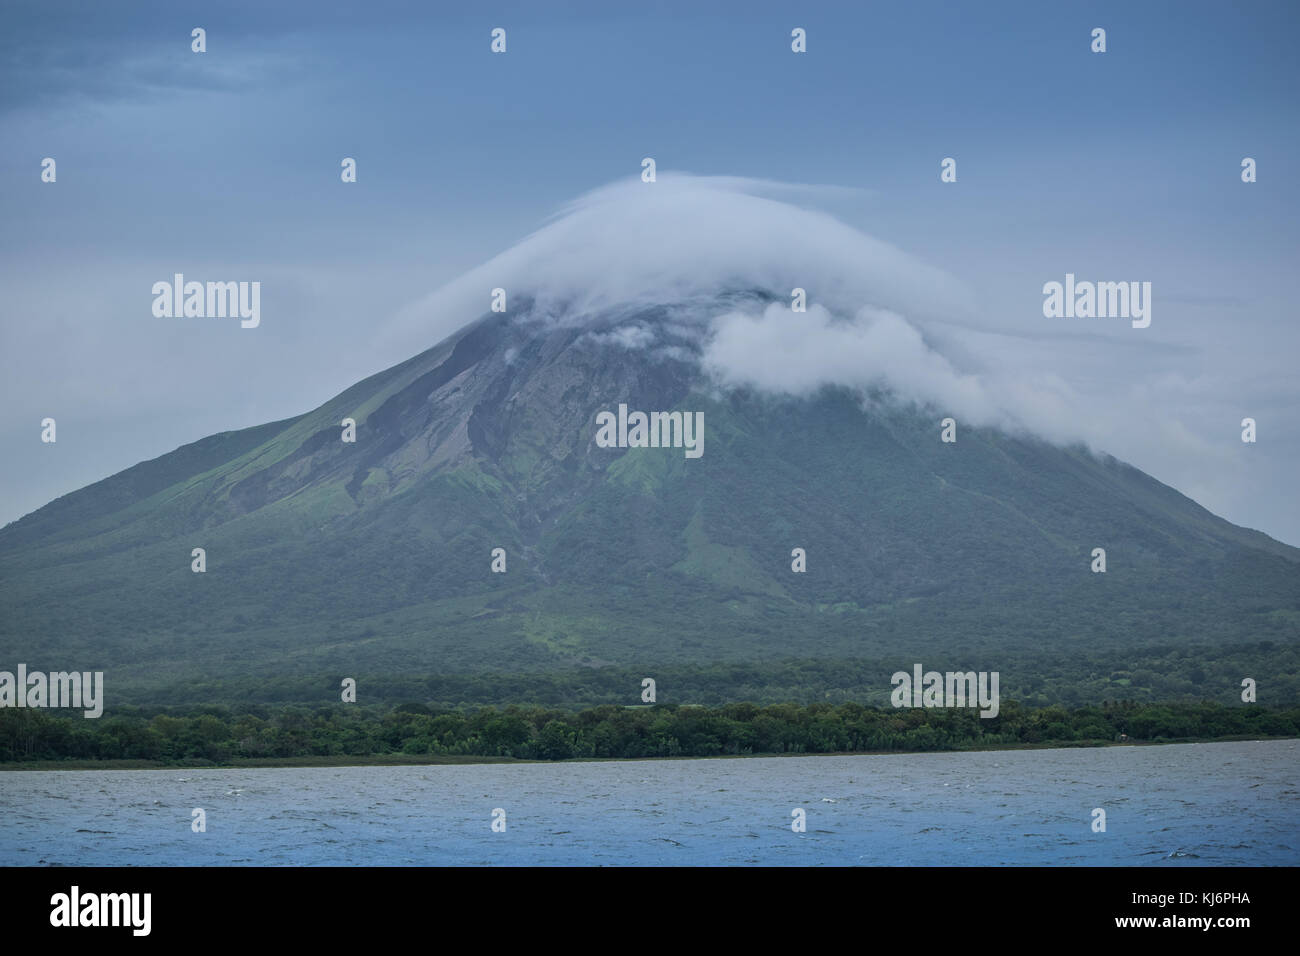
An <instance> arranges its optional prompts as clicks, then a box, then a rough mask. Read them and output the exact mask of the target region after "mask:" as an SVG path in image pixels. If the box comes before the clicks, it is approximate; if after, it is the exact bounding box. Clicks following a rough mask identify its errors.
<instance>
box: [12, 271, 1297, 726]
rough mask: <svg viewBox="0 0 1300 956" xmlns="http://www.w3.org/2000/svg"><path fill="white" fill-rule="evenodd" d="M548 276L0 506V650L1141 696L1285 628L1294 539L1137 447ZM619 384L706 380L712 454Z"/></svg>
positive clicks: (187, 661)
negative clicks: (519, 292) (941, 678)
mask: <svg viewBox="0 0 1300 956" xmlns="http://www.w3.org/2000/svg"><path fill="white" fill-rule="evenodd" d="M737 298H739V299H746V298H750V299H757V300H761V299H762V296H761V294H758V293H748V292H746V293H743V294H740V295H738V296H737ZM539 312H540V310H539V309H538V308H537V307H535V306H534V305H532V304H531V303H529V302H521V303H520V304H519V305H518V306H517V307H515V308H514V309H512V311H511V312H509V313H506V314H491V313H489V314H488V315H485V316H484V317H482V318H480V319H478V320H477V321H474V322H472V323H471V324H469V325H467V326H466V327H464V328H463V329H461V330H460V331H459V332H457V333H455V334H454V335H452V336H451V337H449V338H448V339H446V340H445V341H443V342H441V343H440V344H438V345H436V346H434V347H433V348H430V349H429V350H427V351H425V352H423V353H422V354H420V355H417V356H415V357H414V358H412V359H410V360H409V361H406V362H404V363H402V364H400V365H398V366H396V367H393V368H390V369H388V370H387V371H384V372H381V373H380V374H377V375H374V376H373V377H371V378H368V379H366V380H364V381H362V382H360V383H358V384H357V385H354V386H353V387H351V388H349V389H347V390H346V391H344V392H343V393H341V394H340V395H338V396H337V397H336V398H334V399H332V400H330V401H328V402H326V403H325V404H324V405H322V406H320V407H319V408H317V409H315V410H314V411H311V412H309V413H307V414H305V415H302V416H300V417H298V418H293V419H289V420H286V421H280V422H274V423H271V424H267V425H262V426H260V427H256V428H250V429H246V430H243V431H237V432H226V433H222V434H219V435H214V436H211V437H209V438H205V439H203V440H201V441H198V442H195V443H194V444H191V445H187V446H185V447H183V448H180V449H177V450H176V451H174V452H172V453H170V454H167V455H163V456H162V457H160V458H157V459H154V460H152V461H147V462H143V463H141V464H139V465H136V466H135V467H133V468H130V469H128V470H126V471H124V472H121V473H120V474H117V475H114V476H112V477H110V478H108V479H105V480H104V481H101V482H99V483H97V484H94V485H91V486H89V487H86V488H84V489H82V490H80V491H77V492H75V493H73V494H69V495H66V496H64V497H62V498H59V499H58V500H56V501H53V502H51V503H50V504H49V505H46V506H45V507H43V508H41V509H40V510H38V511H36V512H34V513H32V514H30V515H28V516H26V517H25V518H23V519H21V520H19V521H16V522H14V523H12V524H10V525H8V526H7V527H5V528H4V529H3V530H0V660H7V661H11V662H18V661H23V662H25V663H27V664H28V666H29V668H30V669H33V670H37V669H39V670H64V669H70V668H74V667H75V668H76V669H78V670H104V671H105V672H106V679H107V682H108V683H109V685H110V686H115V691H116V693H117V694H118V695H119V700H122V699H125V700H136V701H152V702H175V703H187V704H188V703H193V702H195V701H217V702H230V701H233V700H267V701H271V700H285V699H299V700H328V699H331V697H332V698H333V699H337V688H338V686H339V678H340V676H344V675H346V676H353V677H356V678H357V679H358V680H359V681H360V682H361V686H362V687H364V688H367V689H368V690H369V692H370V694H371V699H375V697H390V698H394V699H396V698H402V699H425V698H431V697H432V698H438V699H450V700H482V701H484V702H495V703H509V702H512V701H518V702H525V701H526V702H534V701H543V702H548V703H556V702H566V701H567V702H572V703H574V704H579V703H591V702H594V701H598V700H615V701H622V702H625V703H635V702H637V701H638V694H639V689H640V683H639V677H640V675H641V673H644V674H646V675H652V676H653V675H655V674H661V675H670V677H675V679H676V680H677V683H678V686H679V687H680V688H687V687H689V688H690V693H685V691H683V692H682V693H681V694H679V698H678V699H679V700H680V699H682V697H683V696H684V697H691V696H692V695H694V696H695V697H697V698H699V699H701V700H705V699H708V700H716V699H737V698H740V699H744V698H751V699H752V698H757V699H764V698H771V697H773V696H776V697H803V698H813V699H823V698H840V697H844V696H856V697H858V698H859V699H867V700H874V701H876V702H884V701H885V700H886V699H887V696H888V691H889V689H890V685H889V682H888V677H889V674H890V673H891V672H892V671H894V670H896V669H899V668H903V669H910V667H911V665H912V663H913V662H916V661H920V662H923V663H925V665H926V666H927V667H930V666H932V665H933V666H935V667H938V668H939V669H947V668H952V667H960V668H971V669H976V670H1001V671H1002V672H1003V674H1004V677H1003V687H1004V690H1003V693H1004V694H1008V693H1016V692H1019V693H1020V694H1021V695H1022V696H1030V697H1032V696H1033V693H1034V692H1035V691H1042V689H1043V686H1044V681H1046V682H1047V684H1049V685H1052V686H1055V687H1056V688H1057V689H1058V691H1059V690H1060V689H1061V688H1066V691H1065V692H1064V693H1063V694H1061V693H1058V694H1056V695H1049V696H1048V698H1045V699H1076V700H1077V699H1079V698H1080V697H1082V698H1090V697H1095V698H1099V699H1100V698H1107V697H1123V696H1128V695H1129V693H1130V692H1132V693H1134V694H1137V695H1139V696H1140V695H1141V694H1146V693H1150V692H1151V687H1152V686H1155V684H1156V683H1158V678H1159V677H1160V676H1161V668H1162V666H1166V665H1169V662H1170V661H1172V660H1174V659H1175V658H1177V659H1178V660H1181V661H1183V662H1184V663H1186V661H1187V660H1192V659H1194V664H1195V666H1194V667H1193V668H1192V670H1193V671H1194V672H1195V673H1196V674H1197V675H1198V677H1197V678H1194V679H1192V680H1190V681H1188V680H1183V679H1181V678H1180V681H1181V682H1180V683H1179V684H1178V685H1177V686H1176V687H1174V688H1172V690H1173V691H1174V692H1175V693H1174V695H1175V696H1178V695H1181V696H1188V695H1191V696H1218V697H1222V698H1223V699H1225V700H1230V699H1234V697H1233V696H1232V695H1233V694H1234V693H1236V691H1234V688H1235V687H1236V686H1237V684H1238V683H1239V681H1240V678H1241V677H1242V676H1253V675H1243V674H1242V673H1241V672H1240V671H1239V670H1237V669H1234V668H1238V667H1239V666H1246V664H1243V663H1242V661H1243V660H1245V661H1246V662H1247V663H1248V664H1249V663H1251V662H1254V663H1253V664H1251V666H1258V667H1264V668H1267V667H1269V666H1273V665H1271V664H1270V661H1273V662H1274V663H1275V662H1276V660H1277V657H1276V655H1277V654H1278V653H1281V652H1285V653H1287V654H1293V653H1294V648H1295V646H1296V638H1297V633H1298V628H1297V621H1300V551H1297V550H1296V549H1294V548H1291V547H1288V546H1286V545H1283V544H1280V543H1278V542H1276V541H1274V540H1272V539H1270V538H1268V537H1267V536H1266V535H1264V534H1261V533H1259V532H1255V531H1249V530H1245V529H1242V528H1239V527H1236V526H1234V525H1232V524H1230V523H1228V522H1227V521H1224V520H1222V519H1220V518H1217V517H1215V516H1214V515H1213V514H1211V513H1209V512H1208V511H1206V510H1205V509H1204V508H1202V507H1200V506H1199V505H1197V504H1196V503H1195V502H1193V501H1191V500H1190V499H1188V498H1186V497H1184V496H1183V495H1181V494H1179V493H1178V492H1176V491H1175V490H1173V489H1171V488H1169V487H1167V486H1165V485H1162V484H1161V483H1160V482H1158V481H1156V480H1155V479H1153V478H1151V477H1149V476H1148V475H1146V474H1144V473H1142V472H1140V471H1138V470H1137V469H1135V468H1132V467H1130V466H1128V465H1125V464H1123V463H1121V462H1119V461H1116V460H1114V459H1112V458H1107V457H1101V456H1097V455H1094V454H1092V453H1090V452H1088V451H1086V450H1085V449H1083V448H1081V447H1059V446H1057V445H1055V444H1053V443H1050V442H1048V441H1044V440H1040V439H1036V438H1031V437H1026V436H1024V435H1014V434H1009V433H1006V432H1003V431H999V430H996V429H992V428H977V427H970V426H967V425H965V424H964V423H963V422H961V421H960V420H958V422H957V436H958V437H957V441H955V442H951V443H946V442H943V441H941V436H940V419H941V418H942V417H943V412H942V410H935V409H931V408H923V407H918V406H916V405H912V404H908V403H905V402H902V401H899V400H897V399H896V398H895V397H894V396H892V395H891V394H890V393H889V392H887V391H861V390H849V389H847V388H833V387H827V388H823V389H821V390H820V391H817V392H816V393H814V394H811V395H808V396H804V397H801V398H795V397H789V396H786V397H780V396H773V395H769V394H763V393H759V392H757V391H754V390H750V389H746V388H727V389H723V388H719V387H718V386H717V385H716V384H715V383H713V382H712V381H711V380H710V378H709V377H708V376H707V375H706V374H705V373H704V372H703V371H702V370H701V366H700V364H699V362H698V350H699V344H698V340H697V339H696V338H694V337H692V336H690V335H685V334H680V335H679V333H678V332H677V331H674V330H680V325H679V324H677V323H676V320H675V317H674V315H673V312H672V310H671V309H669V308H667V307H656V306H643V307H636V308H632V309H621V310H620V309H612V310H608V311H606V312H605V313H604V314H601V315H598V316H594V317H588V319H587V321H584V322H583V323H581V324H566V323H563V322H554V321H548V320H547V319H546V317H545V316H542V315H540V314H539ZM628 328H637V329H642V330H646V329H652V330H655V332H656V334H657V335H658V341H659V344H660V346H661V347H660V348H655V349H650V348H635V347H629V346H628V345H627V342H628V341H629V340H628V338H627V337H626V336H620V335H619V334H618V332H619V330H620V329H628ZM675 336H676V337H675ZM620 403H623V404H626V405H627V406H628V408H629V409H634V410H645V411H650V410H654V411H669V410H681V411H686V412H702V413H703V419H704V423H705V431H704V446H703V447H704V453H703V455H702V456H700V457H699V458H688V457H687V456H686V455H684V454H683V451H682V450H681V449H680V448H602V447H599V446H598V445H597V444H596V442H595V440H594V439H595V434H596V415H597V413H599V412H601V411H607V410H608V411H616V410H617V408H618V405H619V404H620ZM345 418H351V419H354V420H355V422H356V433H355V434H356V440H355V441H354V442H345V441H342V440H341V435H342V431H343V429H342V425H341V423H342V421H343V420H344V419H345ZM194 548H203V549H204V551H205V555H206V558H205V560H206V570H205V572H204V573H201V574H199V573H194V572H193V571H192V570H191V561H192V558H191V553H192V550H193V549H194ZM498 548H499V549H504V561H505V568H506V570H505V572H504V573H496V572H493V571H492V562H493V558H492V555H493V551H494V549H498ZM796 548H801V549H804V552H805V553H806V567H807V570H806V572H803V573H797V572H795V571H793V570H792V561H793V559H792V551H793V550H794V549H796ZM1094 548H1104V549H1105V552H1106V571H1105V573H1094V572H1093V571H1092V570H1091V565H1092V560H1093V559H1092V551H1093V549H1094ZM498 566H499V562H498ZM1252 654H1253V655H1255V656H1253V657H1252V656H1251V655H1252ZM1243 655H1245V657H1244V658H1243ZM1162 661H1163V662H1164V664H1163V665H1162ZM1169 666H1172V665H1169ZM1179 666H1182V665H1179ZM1282 669H1283V670H1286V667H1283V668H1282ZM1139 671H1140V672H1144V673H1145V675H1146V679H1145V683H1144V680H1143V679H1140V678H1142V673H1138V675H1137V676H1138V678H1139V679H1137V680H1136V681H1135V672H1139ZM1165 676H1168V675H1165ZM1294 676H1295V675H1294V667H1293V666H1291V667H1290V677H1289V678H1287V679H1288V680H1290V681H1291V682H1292V683H1291V684H1290V685H1288V687H1289V688H1290V689H1289V690H1288V691H1287V693H1288V694H1291V695H1294ZM662 683H663V681H662V680H661V685H662ZM670 683H671V681H670ZM1008 689H1009V690H1008ZM1165 691H1166V693H1168V692H1169V691H1170V688H1169V687H1165Z"/></svg>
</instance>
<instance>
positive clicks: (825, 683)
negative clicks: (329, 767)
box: [28, 635, 1300, 710]
mask: <svg viewBox="0 0 1300 956" xmlns="http://www.w3.org/2000/svg"><path fill="white" fill-rule="evenodd" d="M362 636H364V635H362ZM916 661H920V662H922V663H924V664H925V665H926V666H927V668H928V667H934V668H935V669H936V670H942V671H948V670H955V671H971V670H973V671H982V670H996V671H998V672H1000V674H1001V693H1002V696H1003V697H1004V698H1010V699H1014V700H1018V701H1020V702H1021V703H1022V704H1023V705H1024V706H1026V707H1048V706H1051V705H1061V706H1065V707H1083V706H1086V705H1089V704H1094V705H1095V704H1100V703H1102V702H1103V701H1106V700H1116V699H1123V700H1133V701H1138V702H1140V703H1157V702H1174V701H1177V702H1180V703H1196V702H1198V701H1206V700H1213V701H1217V702H1219V703H1222V704H1225V705H1228V706H1232V705H1234V704H1237V703H1240V700H1241V681H1242V678H1243V677H1250V678H1253V679H1254V680H1255V681H1256V682H1257V683H1258V685H1259V693H1260V698H1259V699H1260V701H1261V702H1262V703H1267V704H1269V705H1270V706H1273V707H1293V706H1300V644H1294V645H1287V644H1280V643H1277V642H1273V641H1254V642H1250V643H1245V644H1234V645H1227V646H1222V647H1215V646H1211V645H1205V644H1190V645H1183V644H1179V643H1176V642H1170V643H1167V644H1152V645H1148V646H1144V647H1137V648H1128V649H1125V650H1123V651H1113V650H1110V651H1108V650H1095V649H1087V648H1075V649H1073V650H1072V651H1071V652H1070V653H1069V654H1063V653H1060V652H1057V651H1051V652H1043V651H1041V650H1040V651H1038V652H1033V651H1026V650H1017V649H1014V648H1002V649H999V651H998V652H997V653H996V654H982V653H977V652H975V651H963V652H953V653H947V654H941V653H938V652H937V651H934V652H931V651H913V652H909V654H908V655H899V654H894V655H891V656H889V657H873V658H866V657H859V658H782V659H779V660H770V661H768V660H749V661H711V662H707V663H682V662H675V663H673V662H653V661H647V662H643V663H640V664H637V665H635V666H613V665H609V666H601V667H574V668H568V669H550V670H537V671H529V672H518V671H516V672H509V671H504V672H484V671H481V670H479V671H464V672H456V671H443V672H428V671H423V670H420V669H408V670H406V671H389V670H380V669H367V670H364V671H358V670H355V669H354V670H350V671H347V672H346V675H347V676H352V677H355V678H356V679H357V685H358V687H359V689H360V695H361V696H362V697H363V699H364V700H365V702H367V703H379V704H384V705H387V706H390V707H391V706H394V705H397V704H400V703H401V702H402V701H408V700H419V701H424V702H425V703H428V704H434V705H437V706H439V707H444V708H447V709H451V710H457V709H460V708H462V707H473V706H499V705H502V704H505V703H511V704H519V705H522V706H535V707H543V708H561V709H570V710H576V709H581V708H585V707H597V706H599V705H601V704H616V705H622V704H633V703H636V702H637V701H639V700H640V697H641V680H642V678H644V677H653V678H655V680H656V681H657V683H658V686H659V699H660V701H661V702H663V703H669V702H672V703H690V704H704V705H706V706H710V707H716V706H721V705H722V704H727V703H732V702H734V701H752V702H754V703H756V704H780V703H788V702H794V703H799V704H812V703H831V704H842V703H850V702H855V701H856V702H858V703H863V704H870V705H875V706H878V707H888V706H889V697H890V694H891V693H892V692H893V684H892V683H891V681H890V675H891V674H893V673H894V671H897V670H905V671H910V670H911V669H912V664H913V663H914V662H916ZM28 665H29V667H31V668H36V667H37V665H36V664H35V663H33V662H32V661H31V660H29V661H28ZM61 666H62V665H57V666H56V663H47V664H46V665H45V667H46V669H48V670H57V669H59V668H60V667H61ZM343 676H345V674H344V673H343V672H317V673H314V674H311V673H306V674H285V673H283V671H282V669H271V670H270V671H269V672H268V673H265V674H261V675H251V674H231V675H226V674H224V673H223V674H221V675H211V676H207V677H204V678H203V679H201V680H192V681H176V682H171V681H163V680H160V679H159V678H158V677H157V676H155V677H154V678H152V683H150V684H147V685H141V684H139V683H131V682H130V681H129V680H124V679H123V678H121V677H120V676H119V674H118V672H117V671H109V672H108V674H107V675H106V677H107V678H109V679H111V681H112V683H111V688H112V700H113V701H114V702H115V703H119V704H133V705H136V706H139V707H159V708H161V707H165V706H168V705H170V704H172V703H173V702H175V701H186V702H189V703H192V704H231V705H234V704H250V705H251V704H268V705H273V706H274V705H282V704H303V705H307V706H314V705H315V704H317V703H318V702H321V701H328V700H337V699H338V696H339V681H340V678H341V677H343ZM669 697H671V701H669V700H668V698H669Z"/></svg>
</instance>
